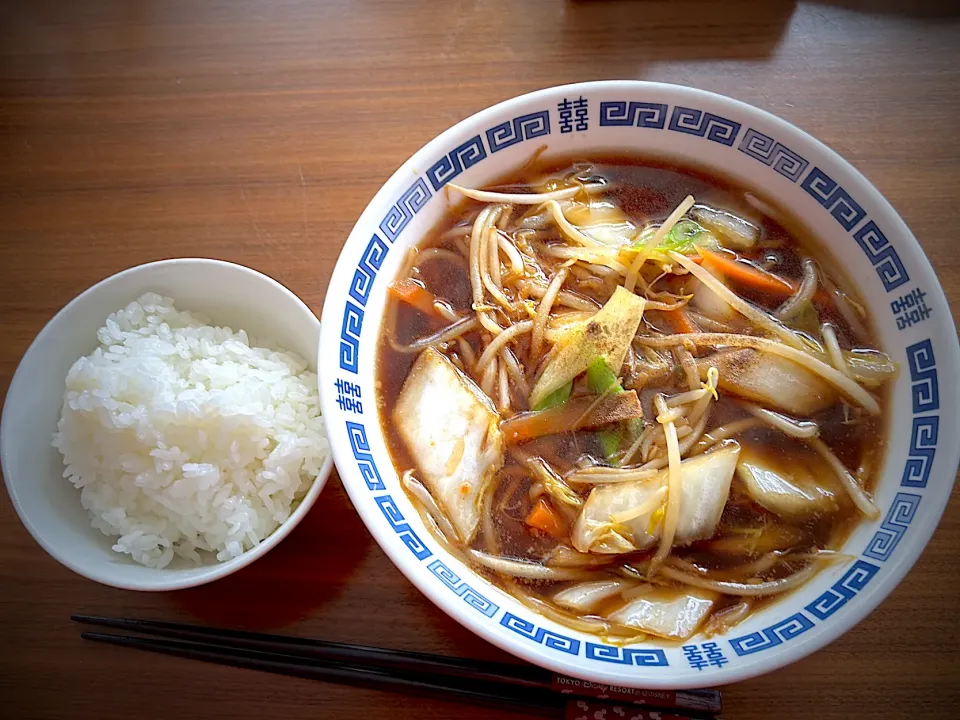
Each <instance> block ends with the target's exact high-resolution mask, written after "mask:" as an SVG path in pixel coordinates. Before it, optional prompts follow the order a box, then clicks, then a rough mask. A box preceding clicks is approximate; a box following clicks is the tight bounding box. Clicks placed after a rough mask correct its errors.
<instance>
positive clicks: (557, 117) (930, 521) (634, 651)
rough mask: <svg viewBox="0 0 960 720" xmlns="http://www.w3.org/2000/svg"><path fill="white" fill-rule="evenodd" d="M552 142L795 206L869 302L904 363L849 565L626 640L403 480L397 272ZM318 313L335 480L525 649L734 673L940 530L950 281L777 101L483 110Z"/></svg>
mask: <svg viewBox="0 0 960 720" xmlns="http://www.w3.org/2000/svg"><path fill="white" fill-rule="evenodd" d="M542 146H546V154H547V155H550V156H571V155H576V156H577V157H579V158H590V157H591V154H597V155H601V154H602V155H610V154H620V155H640V156H648V157H656V158H660V159H664V160H666V161H669V162H674V163H676V164H678V165H686V166H691V165H692V166H694V167H698V168H704V169H706V170H708V171H711V170H713V171H716V172H718V173H722V175H723V176H725V177H727V178H729V179H731V180H733V181H734V182H735V183H737V184H738V185H740V186H743V187H745V188H747V189H756V190H757V191H758V192H759V193H760V194H762V196H763V197H764V198H765V199H767V200H769V201H772V203H773V204H774V205H776V206H777V207H778V208H780V209H782V210H785V211H786V212H788V213H789V214H790V215H791V216H793V217H794V218H797V219H799V220H800V221H801V222H802V223H803V225H805V226H806V228H807V229H808V231H809V234H810V235H811V236H812V237H814V238H816V239H817V240H818V244H819V245H821V246H822V247H823V248H824V249H826V250H827V251H828V252H829V254H830V255H832V257H833V258H834V260H835V262H836V263H837V264H838V265H839V267H840V268H841V269H842V270H843V272H844V273H845V274H846V275H848V276H849V277H850V278H851V279H853V280H854V282H855V284H856V286H857V289H858V291H859V293H860V295H861V297H862V298H863V300H864V301H865V303H866V304H867V305H868V307H869V308H870V312H871V315H872V317H873V321H874V326H875V334H876V337H877V339H878V340H879V342H880V345H881V346H882V347H883V348H884V349H885V351H886V352H887V353H888V354H889V355H890V356H891V357H892V358H893V359H894V360H895V361H896V362H897V363H899V366H900V373H899V375H898V377H897V379H896V380H895V382H894V383H893V385H892V387H891V388H890V390H889V392H890V395H889V400H888V403H887V422H888V423H889V425H888V429H887V437H888V438H889V441H888V449H887V452H886V457H885V464H884V467H883V470H882V472H881V473H880V477H879V480H878V482H877V485H876V487H875V488H874V493H875V501H876V503H877V505H878V506H879V507H880V510H881V512H880V516H879V518H878V519H877V520H875V521H869V520H864V521H863V522H862V523H861V524H860V525H859V526H858V527H857V528H856V529H855V530H854V532H853V533H852V534H851V535H850V537H849V538H848V540H847V542H846V543H845V544H844V546H843V552H844V553H846V554H849V555H850V556H851V559H850V560H849V561H848V562H844V563H837V564H835V565H829V566H827V567H825V568H824V569H823V570H822V571H821V572H820V573H819V574H817V575H816V576H815V577H814V578H813V579H812V580H811V581H809V582H808V583H806V584H805V585H803V586H802V587H800V588H799V589H797V590H795V591H794V592H792V593H790V594H789V595H786V596H784V597H782V598H780V599H779V600H777V601H776V602H773V603H771V604H769V605H767V606H764V607H763V608H762V609H760V610H758V611H757V612H755V613H753V614H752V615H750V616H749V617H747V618H746V619H745V620H744V621H743V622H742V623H740V624H739V625H737V626H735V627H733V628H732V629H730V630H728V631H726V632H725V633H724V634H720V635H714V636H713V637H710V638H705V637H703V636H696V635H695V636H694V637H692V638H691V639H689V640H688V641H686V642H685V643H683V644H678V643H674V644H663V643H657V642H645V643H635V644H630V645H626V646H621V645H615V644H611V643H609V642H606V641H604V640H603V639H602V638H600V637H598V636H596V635H591V634H587V633H581V632H578V631H576V630H573V629H571V628H569V627H567V626H564V625H561V624H558V623H556V622H554V621H552V620H550V619H548V618H546V617H544V616H541V615H539V614H537V613H536V612H535V611H533V610H531V609H529V608H527V607H526V606H524V605H522V604H521V603H520V602H518V601H517V600H516V599H514V598H513V597H512V596H510V595H509V594H507V593H505V592H504V591H502V590H501V589H499V588H498V587H497V586H495V585H493V584H491V583H490V582H489V581H488V580H486V579H485V578H484V577H482V576H481V575H479V574H478V573H476V572H475V571H474V570H472V569H471V568H470V567H469V566H467V565H465V564H464V563H463V562H461V561H460V560H459V559H458V558H457V557H455V556H453V555H451V554H450V553H449V552H447V551H446V550H445V549H444V548H443V547H441V546H440V545H439V544H438V543H437V542H436V541H435V540H434V538H433V536H432V535H431V533H430V531H429V530H428V529H427V528H426V527H425V526H424V524H423V522H422V521H421V518H420V515H419V514H418V512H417V511H416V509H415V508H414V507H413V506H412V504H411V503H410V501H409V500H408V498H407V496H406V495H405V494H404V491H403V489H402V488H401V484H400V480H399V478H398V476H397V472H396V471H395V469H394V466H393V464H392V462H391V457H390V454H389V452H388V448H387V442H386V439H385V437H384V433H383V431H382V429H381V428H382V420H383V418H381V417H380V412H381V411H380V409H379V407H378V403H377V402H376V398H375V397H374V393H375V370H376V367H375V366H376V356H377V342H378V338H379V337H380V335H381V326H382V323H383V320H384V308H385V303H386V288H387V285H388V284H389V283H390V282H391V281H392V280H393V279H394V277H395V276H396V274H397V272H398V271H399V269H400V267H401V264H402V263H403V259H404V256H405V254H406V250H407V249H408V248H410V247H411V246H413V245H415V244H417V243H418V242H420V241H421V240H422V239H423V238H424V236H425V235H426V233H428V232H429V231H430V230H431V228H433V227H434V226H435V225H436V224H437V223H438V222H439V221H440V220H441V219H442V218H443V217H444V216H445V213H446V212H447V208H448V202H447V198H446V190H445V185H446V184H447V183H449V182H454V183H456V184H458V185H463V186H467V187H482V186H485V185H488V184H490V183H491V182H494V181H496V180H497V179H499V178H502V177H504V176H505V175H507V174H508V173H510V172H511V171H514V170H516V169H517V168H519V167H520V166H522V165H523V163H524V162H525V161H527V160H528V159H529V158H530V157H531V155H532V154H533V153H534V152H535V151H537V150H538V149H540V148H541V147H542ZM324 316H325V317H326V318H327V320H328V322H327V323H325V324H324V326H323V328H322V330H321V352H320V367H319V371H320V394H321V401H322V407H323V414H324V417H325V420H326V423H327V429H328V435H329V438H330V442H331V446H332V448H333V453H334V458H335V461H336V464H337V467H338V468H339V471H340V476H341V478H342V479H343V483H344V485H345V486H346V488H347V491H348V492H349V494H350V496H351V499H352V500H353V503H354V505H355V506H356V508H357V510H358V512H359V513H360V515H361V517H362V518H363V520H364V522H365V523H366V525H367V527H368V528H369V530H370V532H371V533H372V534H373V536H374V537H375V538H376V540H377V541H378V542H379V544H380V545H381V546H382V547H383V549H384V550H385V551H386V553H387V554H388V556H389V557H390V558H391V560H392V561H393V562H394V563H395V564H396V565H397V567H398V568H399V569H400V570H401V571H402V572H403V573H404V574H405V575H406V576H407V577H408V578H409V579H410V580H411V581H412V582H413V583H414V584H415V585H416V586H417V587H418V588H419V589H420V590H421V591H422V592H423V593H424V594H425V595H427V597H429V598H430V599H431V600H432V601H433V602H434V603H436V604H437V605H438V606H440V607H441V608H442V609H443V610H444V611H445V612H447V613H448V614H450V615H451V616H453V617H454V618H456V619H457V620H458V621H459V622H461V623H462V624H463V625H465V626H466V627H467V628H469V629H470V630H472V631H473V632H475V633H477V634H478V635H479V636H481V637H483V638H484V639H486V640H488V641H490V642H492V643H494V644H495V645H498V646H499V647H501V648H503V649H504V650H507V651H508V652H511V653H513V654H514V655H516V656H518V657H520V658H523V659H525V660H528V661H530V662H533V663H536V664H538V665H542V666H544V667H547V668H549V669H551V670H554V671H557V672H560V673H564V674H567V675H572V676H575V677H578V678H583V679H586V680H589V681H592V682H598V683H609V684H613V685H622V686H634V687H641V686H642V687H649V688H664V689H666V688H682V687H696V686H703V685H717V684H724V683H729V682H735V681H738V680H743V679H745V678H748V677H752V676H755V675H759V674H761V673H764V672H768V671H770V670H772V669H775V668H777V667H780V666H783V665H785V664H787V663H789V662H792V661H794V660H797V659H799V658H801V657H803V656H805V655H807V654H809V653H811V652H813V651H815V650H817V649H819V648H821V647H823V646H824V645H826V644H827V643H829V642H830V641H831V640H833V639H835V638H837V637H838V636H839V635H841V634H842V633H843V632H845V631H846V630H848V629H850V628H851V627H852V626H853V625H855V624H856V623H857V622H859V621H860V620H861V619H862V618H864V617H865V616H866V615H867V614H868V613H869V612H870V611H871V610H873V608H875V607H876V606H877V604H878V603H880V602H881V601H882V600H883V598H884V597H886V595H887V594H888V593H890V591H891V590H892V589H893V588H894V587H895V586H896V584H897V583H898V582H899V581H900V580H901V579H902V578H903V576H904V575H905V574H906V573H907V571H908V570H909V569H910V567H911V566H912V565H913V563H914V562H915V561H916V559H917V557H918V556H919V554H920V552H921V551H922V550H923V547H924V545H925V544H926V542H927V541H928V539H929V538H930V536H931V534H932V533H933V530H934V528H935V527H936V524H937V521H938V519H939V517H940V515H941V513H942V511H943V508H944V506H945V504H946V502H947V499H948V497H949V495H950V491H951V487H952V485H953V480H954V476H955V473H956V470H957V462H958V447H957V444H956V443H955V442H950V441H949V439H950V438H954V437H956V436H957V407H958V400H960V396H958V390H957V389H956V387H955V386H952V385H949V384H948V383H939V382H938V377H943V376H944V374H946V376H947V377H951V376H953V374H954V373H955V372H956V371H957V369H958V364H960V352H958V344H957V336H956V330H955V328H954V325H953V321H952V319H951V314H950V310H949V308H948V306H947V303H946V300H945V298H944V295H943V292H942V290H941V289H940V287H939V285H938V283H937V279H936V277H935V275H934V273H933V271H932V269H931V267H930V264H929V263H928V261H927V259H926V258H925V257H924V255H923V252H922V251H921V249H920V247H919V245H918V244H917V241H916V240H915V239H914V237H913V235H912V234H911V233H910V231H909V229H908V228H907V227H906V225H905V224H904V223H903V221H902V220H901V219H900V218H899V217H898V215H897V214H896V212H895V211H894V210H893V208H892V207H891V206H890V205H889V203H887V201H886V200H884V198H883V197H882V196H881V195H880V193H879V192H878V191H877V190H876V189H875V188H874V187H873V186H872V185H871V184H870V183H869V182H868V181H867V180H866V179H865V178H864V177H863V176H862V175H861V174H860V173H858V172H857V171H856V170H855V169H854V168H853V167H851V166H850V165H849V164H848V163H847V162H845V161H844V160H843V159H842V158H841V157H839V156H838V155H837V154H836V153H834V152H833V151H831V150H830V149H829V148H827V147H825V146H824V145H823V144H821V143H819V142H818V141H816V140H815V139H814V138H812V137H811V136H809V135H807V134H806V133H804V132H802V131H801V130H799V129H797V128H796V127H793V126H792V125H790V124H788V123H786V122H784V121H783V120H780V119H778V118H776V117H774V116H773V115H770V114H768V113H766V112H763V111H761V110H758V109H756V108H753V107H751V106H749V105H745V104H743V103H740V102H737V101H735V100H732V99H729V98H725V97H722V96H719V95H714V94H711V93H707V92H703V91H700V90H695V89H692V88H686V87H678V86H672V85H663V84H657V83H644V82H597V83H586V84H581V85H570V86H564V87H557V88H551V89H547V90H543V91H540V92H536V93H532V94H530V95H524V96H522V97H518V98H515V99H513V100H509V101H506V102H503V103H501V104H499V105H496V106H494V107H492V108H489V109H487V110H484V111H482V112H480V113H478V114H476V115H474V116H473V117H470V118H468V119H466V120H464V121H463V122H460V123H458V124H457V125H456V126H454V127H453V128H451V129H450V130H448V131H446V132H445V133H443V134H442V135H440V136H439V137H437V138H436V139H434V140H433V141H431V142H430V143H428V144H427V145H426V146H425V147H424V148H422V149H421V150H420V151H418V152H417V153H416V154H415V155H414V156H413V157H412V158H410V160H408V161H407V162H406V163H404V164H403V166H402V167H401V168H400V169H399V170H397V172H396V173H394V175H393V177H391V178H390V179H389V180H388V181H387V182H386V184H385V185H384V186H383V187H382V188H381V189H380V191H379V192H378V193H377V194H376V196H375V197H374V198H373V200H372V201H371V202H370V204H369V205H368V206H367V208H366V210H365V211H364V213H363V214H362V215H361V217H360V219H359V221H358V222H357V224H356V226H355V228H354V229H353V232H352V233H351V234H350V237H349V238H348V240H347V242H346V244H345V246H344V248H343V251H342V253H341V256H340V259H339V261H338V263H337V266H336V269H335V271H334V275H333V278H332V280H331V283H330V290H329V292H328V294H327V300H326V303H325V307H324Z"/></svg>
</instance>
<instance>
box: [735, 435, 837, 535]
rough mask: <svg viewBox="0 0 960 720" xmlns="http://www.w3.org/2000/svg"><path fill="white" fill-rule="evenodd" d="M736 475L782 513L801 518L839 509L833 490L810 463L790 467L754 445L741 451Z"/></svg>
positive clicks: (762, 503)
mask: <svg viewBox="0 0 960 720" xmlns="http://www.w3.org/2000/svg"><path fill="white" fill-rule="evenodd" d="M737 477H739V478H740V480H741V481H742V482H743V486H744V488H745V489H746V491H747V493H748V494H749V495H750V497H751V498H752V499H753V500H754V501H756V502H757V504H759V505H760V506H761V507H764V508H766V509H767V510H769V511H770V512H772V513H774V514H775V515H780V516H781V517H786V518H792V519H801V518H807V517H812V516H815V515H819V514H821V513H828V512H834V511H836V510H837V501H836V497H835V495H834V493H833V492H831V491H830V490H829V489H828V488H826V487H823V486H822V485H821V484H819V483H818V482H817V479H816V477H815V476H814V475H813V473H812V472H810V470H809V469H808V468H807V467H804V466H802V465H799V464H794V465H793V466H791V467H790V468H789V469H787V468H785V467H783V464H782V463H779V462H777V461H776V460H775V459H774V458H772V457H769V456H768V454H767V453H763V452H760V451H758V450H755V449H753V448H749V447H748V448H744V449H743V450H742V451H741V453H740V460H739V462H738V463H737Z"/></svg>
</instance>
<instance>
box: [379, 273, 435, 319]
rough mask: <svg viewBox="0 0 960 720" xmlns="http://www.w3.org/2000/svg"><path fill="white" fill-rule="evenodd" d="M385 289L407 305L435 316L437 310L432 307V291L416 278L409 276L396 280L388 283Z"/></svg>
mask: <svg viewBox="0 0 960 720" xmlns="http://www.w3.org/2000/svg"><path fill="white" fill-rule="evenodd" d="M387 289H388V290H389V291H390V294H391V295H393V296H394V297H395V298H397V299H398V300H401V301H403V302H405V303H407V305H410V306H412V307H415V308H416V309H417V310H419V311H420V312H422V313H424V314H426V315H430V316H432V317H436V316H437V310H436V308H434V307H433V301H434V297H433V293H432V292H430V291H429V290H427V289H426V288H425V287H424V286H423V285H421V284H420V283H418V282H417V281H416V280H413V279H411V278H407V279H405V280H397V281H396V282H393V283H390V284H389V285H388V286H387Z"/></svg>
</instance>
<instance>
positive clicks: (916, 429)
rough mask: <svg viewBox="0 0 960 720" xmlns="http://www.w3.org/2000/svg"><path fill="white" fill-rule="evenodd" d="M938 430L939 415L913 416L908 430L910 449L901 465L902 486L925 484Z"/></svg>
mask: <svg viewBox="0 0 960 720" xmlns="http://www.w3.org/2000/svg"><path fill="white" fill-rule="evenodd" d="M939 431H940V416H939V415H924V416H922V417H914V418H913V428H912V429H911V431H910V450H909V452H908V456H907V462H906V463H905V464H904V466H903V477H902V478H901V479H900V484H901V485H902V486H903V487H915V488H922V487H926V486H927V481H928V480H929V479H930V470H931V468H932V467H933V458H934V456H935V455H936V452H937V436H938V435H939Z"/></svg>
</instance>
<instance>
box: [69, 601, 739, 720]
mask: <svg viewBox="0 0 960 720" xmlns="http://www.w3.org/2000/svg"><path fill="white" fill-rule="evenodd" d="M71 619H72V620H74V621H76V622H79V623H84V624H88V625H97V626H101V627H108V628H114V629H120V630H128V631H133V632H137V633H141V634H145V635H154V636H159V637H163V638H171V640H168V641H157V640H151V639H147V638H134V637H129V636H122V635H110V634H102V633H82V637H84V638H86V639H89V640H95V641H99V642H107V643H112V644H115V645H124V646H127V647H136V648H139V649H143V650H151V651H154V652H161V653H165V654H168V655H177V656H180V657H190V658H195V659H199V660H206V661H208V662H218V663H222V664H229V665H234V666H237V667H247V668H253V669H259V670H266V671H268V672H277V673H282V674H287V675H297V676H300V677H310V678H315V679H327V680H333V681H337V682H352V684H362V685H365V686H366V685H377V686H382V687H384V688H385V689H390V688H393V687H400V688H403V689H406V690H408V691H414V692H416V691H428V692H443V693H448V694H449V693H452V694H454V695H456V696H458V697H461V698H462V699H466V700H472V701H482V700H483V699H484V698H487V699H488V700H490V701H491V702H495V703H498V704H502V703H512V704H521V705H525V706H530V705H531V704H532V705H534V706H538V707H543V708H544V709H545V710H550V709H555V708H558V707H562V706H563V705H564V704H565V703H566V702H567V701H568V700H569V699H570V697H571V695H573V694H576V695H578V696H580V697H597V696H601V697H611V698H612V699H613V700H614V701H619V702H626V703H632V705H631V706H630V711H631V713H632V714H633V715H636V704H644V705H652V706H657V707H666V708H670V709H680V710H682V711H685V712H692V713H695V714H702V715H707V714H709V713H717V712H719V710H720V693H719V692H718V691H716V690H690V691H683V692H679V693H673V692H649V691H644V690H631V689H629V688H610V687H608V686H604V685H599V684H592V683H579V682H570V679H569V678H566V677H565V676H562V675H555V674H554V673H552V672H550V671H549V670H544V669H542V668H538V667H535V666H532V665H525V664H523V665H521V664H512V663H500V662H492V661H484V660H470V659H464V658H455V657H447V656H442V655H431V654H428V653H417V652H407V651H399V650H391V649H387V648H376V647H369V646H363V645H351V644H347V643H333V642H326V641H322V640H311V639H307V638H295V637H285V636H281V635H269V634H265V633H254V632H246V631H241V630H225V629H219V628H209V627H203V626H197V625H186V624H181V623H170V622H160V621H151V620H135V619H129V618H105V617H93V616H86V615H74V616H72V617H71ZM571 690H572V692H571ZM561 691H562V693H563V694H561ZM591 702H592V701H591Z"/></svg>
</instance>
